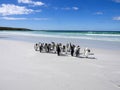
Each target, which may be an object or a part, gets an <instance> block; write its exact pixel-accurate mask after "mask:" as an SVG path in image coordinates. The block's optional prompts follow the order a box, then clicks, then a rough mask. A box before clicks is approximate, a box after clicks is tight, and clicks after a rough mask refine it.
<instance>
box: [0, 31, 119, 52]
mask: <svg viewBox="0 0 120 90" xmlns="http://www.w3.org/2000/svg"><path fill="white" fill-rule="evenodd" d="M0 37H6V38H5V39H14V40H22V41H30V42H34V43H35V42H52V41H55V42H63V43H68V42H73V43H75V44H77V43H79V44H81V45H82V46H85V47H87V46H89V47H99V48H108V49H111V48H115V49H119V47H120V31H74V30H73V31H66V30H41V31H39V30H33V31H0ZM87 44H88V45H87ZM119 50H120V49H119Z"/></svg>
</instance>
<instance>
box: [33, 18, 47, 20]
mask: <svg viewBox="0 0 120 90" xmlns="http://www.w3.org/2000/svg"><path fill="white" fill-rule="evenodd" d="M33 20H49V19H48V18H33Z"/></svg>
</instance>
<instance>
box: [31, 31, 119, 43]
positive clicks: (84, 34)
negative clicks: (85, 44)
mask: <svg viewBox="0 0 120 90" xmlns="http://www.w3.org/2000/svg"><path fill="white" fill-rule="evenodd" d="M31 33H33V34H36V35H38V36H39V35H42V36H51V37H61V38H76V39H87V40H100V41H114V42H120V31H33V32H31Z"/></svg>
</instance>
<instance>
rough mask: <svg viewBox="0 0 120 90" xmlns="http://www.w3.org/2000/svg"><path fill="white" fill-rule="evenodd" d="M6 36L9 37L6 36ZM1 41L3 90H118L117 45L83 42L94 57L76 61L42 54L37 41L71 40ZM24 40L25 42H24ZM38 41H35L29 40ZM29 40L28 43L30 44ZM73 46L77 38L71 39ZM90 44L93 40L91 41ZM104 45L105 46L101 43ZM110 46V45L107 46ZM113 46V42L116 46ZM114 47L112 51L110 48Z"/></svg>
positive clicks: (119, 61) (0, 87) (0, 81)
mask: <svg viewBox="0 0 120 90" xmlns="http://www.w3.org/2000/svg"><path fill="white" fill-rule="evenodd" d="M6 36H7V35H6ZM6 36H5V35H1V38H0V90H119V89H120V78H119V76H120V59H119V58H120V55H119V54H120V50H119V49H117V48H118V46H114V47H115V49H114V48H113V47H111V46H110V47H109V48H105V47H104V48H102V47H97V44H95V43H94V41H92V43H94V44H95V45H96V47H94V46H93V44H92V45H91V43H86V42H87V41H86V42H85V41H84V42H83V43H82V40H81V42H80V43H81V48H82V49H81V52H83V48H85V47H86V46H88V47H90V49H91V52H92V53H94V55H90V56H89V58H77V57H72V56H70V55H67V56H57V54H51V53H40V52H39V51H35V50H34V44H35V42H36V41H37V42H39V41H42V42H43V41H45V42H51V40H53V41H55V42H58V41H59V42H62V41H63V42H62V43H64V42H65V41H66V40H68V41H69V39H59V38H54V37H52V38H47V37H42V38H41V39H40V38H39V40H38V39H35V38H36V37H31V39H29V40H28V38H29V37H27V38H25V37H24V38H23V37H21V38H20V37H16V36H15V38H17V39H15V38H13V37H11V36H9V37H6ZM12 36H13V35H12ZM23 39H24V40H23ZM33 39H35V40H34V41H33V42H31V41H30V40H33ZM27 40H28V41H27ZM70 40H71V41H73V42H74V43H75V42H77V40H76V41H75V40H74V39H70ZM89 42H90V41H89ZM101 45H102V43H101ZM107 45H108V46H109V43H108V44H106V46H107ZM113 45H114V43H113ZM111 48H113V49H111Z"/></svg>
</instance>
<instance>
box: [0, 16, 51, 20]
mask: <svg viewBox="0 0 120 90" xmlns="http://www.w3.org/2000/svg"><path fill="white" fill-rule="evenodd" d="M0 19H3V20H40V21H46V20H49V18H16V17H6V16H5V17H0Z"/></svg>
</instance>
